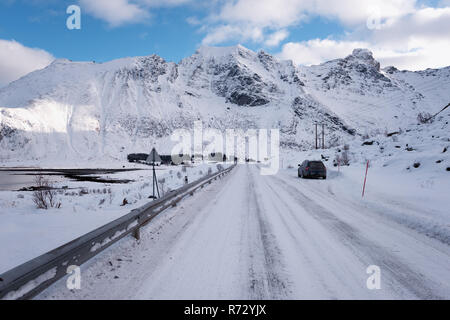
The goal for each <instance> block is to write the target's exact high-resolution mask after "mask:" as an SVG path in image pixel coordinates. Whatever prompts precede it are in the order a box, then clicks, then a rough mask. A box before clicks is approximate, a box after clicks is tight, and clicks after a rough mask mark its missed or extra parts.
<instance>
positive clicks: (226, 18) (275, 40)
mask: <svg viewBox="0 0 450 320" xmlns="http://www.w3.org/2000/svg"><path fill="white" fill-rule="evenodd" d="M219 3H220V4H222V5H221V6H220V7H219V9H218V12H217V13H215V14H211V15H210V16H209V17H208V18H207V19H206V20H205V24H206V27H204V30H206V31H207V35H206V36H205V38H206V39H207V41H204V43H205V42H206V43H213V42H214V43H220V42H221V41H220V40H214V39H213V37H214V36H215V35H216V34H217V31H218V30H217V29H218V25H220V30H222V31H223V30H227V29H228V30H233V32H231V33H230V34H229V35H228V36H222V38H224V39H226V41H228V40H230V39H234V40H237V41H239V42H244V41H245V40H246V39H249V36H248V34H250V33H252V30H255V29H259V30H261V31H262V36H261V37H259V38H258V39H257V40H256V42H260V43H264V44H266V45H267V46H277V45H279V43H280V42H281V41H283V40H284V39H285V38H286V37H287V36H285V35H286V33H287V28H289V27H292V26H295V25H298V24H300V23H302V22H307V21H308V20H309V19H310V18H312V17H315V16H321V17H325V18H328V19H335V20H337V21H339V22H340V23H342V24H343V25H346V26H356V25H358V24H361V23H363V24H365V23H366V21H367V20H368V19H369V18H371V19H375V20H379V21H382V22H383V23H384V24H390V23H392V22H393V21H395V19H398V18H400V17H403V16H405V15H407V14H409V13H411V12H414V10H415V9H414V8H415V4H416V0H364V1H361V0H340V1H329V0H277V1H273V0H237V1H225V2H219ZM250 39H252V40H253V41H255V40H254V38H250ZM280 39H281V40H280Z"/></svg>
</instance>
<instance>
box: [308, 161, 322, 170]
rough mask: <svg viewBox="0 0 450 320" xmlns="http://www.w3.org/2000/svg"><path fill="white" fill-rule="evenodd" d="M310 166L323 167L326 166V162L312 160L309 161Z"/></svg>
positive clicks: (313, 167) (314, 167)
mask: <svg viewBox="0 0 450 320" xmlns="http://www.w3.org/2000/svg"><path fill="white" fill-rule="evenodd" d="M309 166H310V167H311V168H312V169H323V168H324V167H325V166H324V164H323V163H322V162H320V161H311V162H310V163H309Z"/></svg>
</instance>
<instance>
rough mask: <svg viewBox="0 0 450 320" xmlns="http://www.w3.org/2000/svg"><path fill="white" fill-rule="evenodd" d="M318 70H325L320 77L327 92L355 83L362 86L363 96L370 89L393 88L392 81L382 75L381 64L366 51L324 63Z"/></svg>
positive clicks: (358, 51) (355, 52)
mask: <svg viewBox="0 0 450 320" xmlns="http://www.w3.org/2000/svg"><path fill="white" fill-rule="evenodd" d="M313 69H314V67H313ZM316 69H322V70H325V73H321V74H320V75H319V76H320V77H321V79H322V82H323V83H322V86H323V88H325V89H327V90H329V89H334V88H338V87H346V86H349V85H351V84H353V83H358V84H360V88H359V89H358V91H359V93H362V94H363V91H364V90H367V89H368V88H369V87H371V88H373V87H374V86H377V87H383V88H388V87H392V84H391V80H390V79H389V78H387V77H386V76H385V75H384V74H383V73H381V71H380V63H379V62H378V61H376V60H375V59H374V58H373V55H372V53H371V52H370V51H368V50H365V49H355V50H354V51H353V53H352V54H351V55H349V56H348V57H346V58H344V59H338V60H334V61H330V62H327V63H324V64H323V65H321V66H318V67H317V68H316Z"/></svg>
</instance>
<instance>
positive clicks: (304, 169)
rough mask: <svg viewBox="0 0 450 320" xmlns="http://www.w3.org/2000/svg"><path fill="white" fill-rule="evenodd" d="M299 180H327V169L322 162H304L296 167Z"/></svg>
mask: <svg viewBox="0 0 450 320" xmlns="http://www.w3.org/2000/svg"><path fill="white" fill-rule="evenodd" d="M298 177H299V178H303V179H306V178H323V179H326V178H327V168H326V167H325V165H324V164H323V162H322V161H310V160H305V161H303V163H302V164H299V165H298Z"/></svg>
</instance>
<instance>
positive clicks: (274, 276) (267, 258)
mask: <svg viewBox="0 0 450 320" xmlns="http://www.w3.org/2000/svg"><path fill="white" fill-rule="evenodd" d="M245 170H246V171H247V172H246V175H247V181H248V185H247V188H248V193H247V194H248V196H249V197H248V200H247V211H248V214H249V215H251V216H254V217H255V218H256V221H255V223H256V226H255V228H256V229H257V230H256V234H254V235H250V236H253V237H256V238H255V239H249V240H250V241H251V242H250V243H253V241H252V240H254V242H256V247H253V248H252V247H250V252H251V256H250V267H249V279H250V296H251V297H252V298H254V299H267V298H270V299H283V298H287V297H288V296H289V295H290V294H291V289H290V283H289V280H288V278H287V275H286V274H284V270H285V269H286V267H285V264H284V262H283V256H282V252H281V250H280V248H279V245H278V243H277V239H276V236H275V234H274V232H273V230H272V229H271V227H270V226H269V224H268V219H267V215H266V214H265V213H264V212H265V211H264V210H263V209H264V208H261V206H260V203H261V201H260V197H259V196H258V195H257V194H256V191H255V179H254V177H253V175H252V173H251V172H250V169H249V168H248V166H246V167H245ZM253 252H258V254H257V255H254V254H253ZM261 264H262V269H263V270H262V274H261V271H260V269H261Z"/></svg>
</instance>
